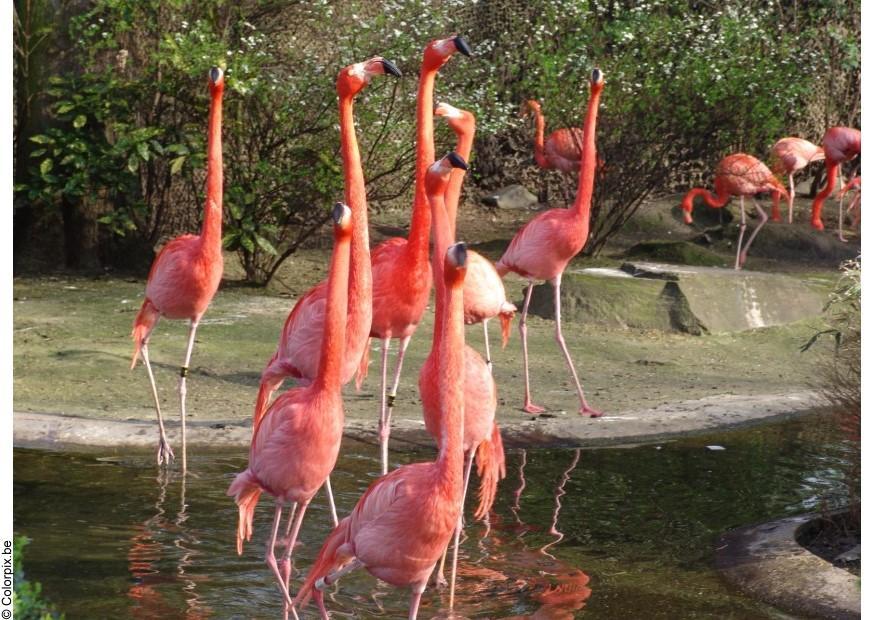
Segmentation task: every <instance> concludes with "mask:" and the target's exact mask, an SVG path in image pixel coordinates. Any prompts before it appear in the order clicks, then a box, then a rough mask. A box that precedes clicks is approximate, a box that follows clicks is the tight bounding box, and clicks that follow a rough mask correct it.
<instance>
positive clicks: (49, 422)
mask: <svg viewBox="0 0 875 620" xmlns="http://www.w3.org/2000/svg"><path fill="white" fill-rule="evenodd" d="M820 404H821V403H820V402H819V401H818V398H817V394H816V393H814V392H795V393H790V394H760V395H718V396H710V397H707V398H702V399H697V400H687V401H680V402H676V403H663V404H661V405H658V406H655V407H652V408H648V409H642V410H632V411H625V412H620V413H608V414H605V415H604V416H603V417H601V418H589V417H583V416H580V415H577V413H576V412H575V413H559V414H553V415H549V416H548V415H542V416H539V417H532V416H529V415H527V414H524V413H522V412H518V411H500V412H499V425H500V427H501V432H502V438H503V440H504V444H505V446H506V447H508V448H522V447H542V448H547V447H598V446H609V445H618V444H631V443H641V442H653V441H659V440H662V439H668V438H671V437H677V436H682V435H689V434H692V433H699V432H706V431H713V430H718V429H724V428H729V427H734V426H740V425H745V424H753V423H757V422H763V421H767V420H769V419H775V418H781V417H787V416H791V415H798V414H802V413H807V412H809V411H811V410H813V409H815V408H816V407H818V406H819V405H820ZM167 417H168V418H169V420H168V421H166V422H165V424H166V425H167V430H168V436H169V439H170V441H171V442H172V443H174V445H176V444H177V443H178V441H179V436H178V435H179V426H178V423H177V422H176V421H175V419H174V418H173V416H172V415H171V416H167ZM375 418H376V416H375ZM13 423H14V433H13V442H14V445H15V446H16V447H20V448H38V449H49V450H71V449H72V450H76V449H79V450H81V449H94V448H98V449H106V448H115V449H118V448H125V449H135V450H136V449H142V450H152V449H154V447H155V442H156V437H157V425H156V423H155V421H154V420H125V421H118V420H106V419H98V418H89V417H80V416H71V415H63V414H50V413H34V412H14V414H13ZM251 433H252V430H251V422H249V421H246V422H245V423H244V422H240V421H228V422H224V421H216V420H212V421H198V420H197V418H192V419H191V421H190V422H189V424H188V443H189V445H190V446H191V447H192V448H193V449H225V448H246V447H248V446H249V440H250V437H251ZM344 435H345V436H346V437H347V438H350V439H355V440H360V441H365V442H368V443H373V444H376V443H377V437H376V421H375V420H363V419H350V418H348V419H347V421H346V428H345V430H344ZM392 439H393V441H392V443H391V444H390V448H391V449H395V450H398V449H410V448H417V447H422V448H430V447H431V446H432V445H433V441H432V439H431V437H430V436H429V435H428V434H427V432H426V430H425V425H424V423H423V422H422V420H421V419H409V418H407V419H405V418H398V419H397V420H395V421H393V427H392ZM402 446H403V448H402Z"/></svg>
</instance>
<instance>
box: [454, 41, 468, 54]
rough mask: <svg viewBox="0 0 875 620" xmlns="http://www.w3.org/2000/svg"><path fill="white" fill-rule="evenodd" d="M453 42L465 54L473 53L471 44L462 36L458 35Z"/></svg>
mask: <svg viewBox="0 0 875 620" xmlns="http://www.w3.org/2000/svg"><path fill="white" fill-rule="evenodd" d="M453 43H454V44H455V45H456V49H457V50H459V51H460V52H462V53H463V54H464V55H465V56H470V55H471V46H470V45H468V42H467V41H466V40H465V39H464V38H462V37H456V38H455V39H453Z"/></svg>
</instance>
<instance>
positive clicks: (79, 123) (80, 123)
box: [73, 114, 88, 129]
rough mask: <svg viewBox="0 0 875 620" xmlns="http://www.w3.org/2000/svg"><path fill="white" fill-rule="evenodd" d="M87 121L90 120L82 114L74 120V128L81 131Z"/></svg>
mask: <svg viewBox="0 0 875 620" xmlns="http://www.w3.org/2000/svg"><path fill="white" fill-rule="evenodd" d="M87 120H88V119H87V118H85V115H84V114H80V115H79V116H77V117H76V118H74V119H73V127H75V128H76V129H81V128H82V127H83V126H84V125H85V122H86V121H87Z"/></svg>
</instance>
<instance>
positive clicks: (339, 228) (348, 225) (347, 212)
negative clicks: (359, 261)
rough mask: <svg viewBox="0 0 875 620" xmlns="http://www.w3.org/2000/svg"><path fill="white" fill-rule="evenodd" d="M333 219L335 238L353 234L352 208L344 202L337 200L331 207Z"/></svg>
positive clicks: (338, 238)
mask: <svg viewBox="0 0 875 620" xmlns="http://www.w3.org/2000/svg"><path fill="white" fill-rule="evenodd" d="M331 219H332V220H333V221H334V238H335V239H337V240H340V239H347V238H349V237H350V236H351V235H352V209H350V208H349V207H348V206H346V205H345V204H343V203H342V202H336V203H334V208H332V209H331Z"/></svg>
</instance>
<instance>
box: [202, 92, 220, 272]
mask: <svg viewBox="0 0 875 620" xmlns="http://www.w3.org/2000/svg"><path fill="white" fill-rule="evenodd" d="M200 238H201V244H202V247H203V248H204V250H205V251H207V252H210V253H215V254H218V255H221V253H222V90H221V89H215V91H214V92H212V93H211V101H210V120H209V123H208V129H207V203H206V206H205V207H204V221H203V224H202V226H201V235H200Z"/></svg>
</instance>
